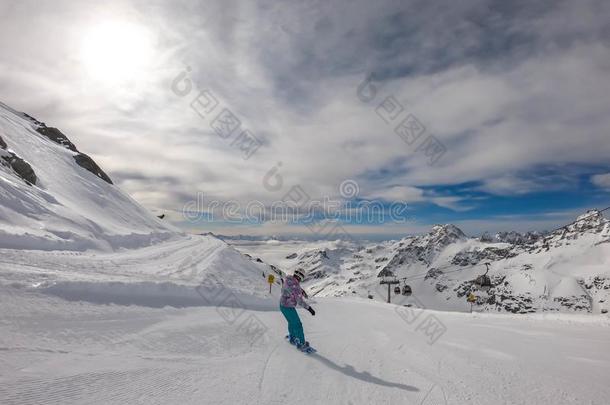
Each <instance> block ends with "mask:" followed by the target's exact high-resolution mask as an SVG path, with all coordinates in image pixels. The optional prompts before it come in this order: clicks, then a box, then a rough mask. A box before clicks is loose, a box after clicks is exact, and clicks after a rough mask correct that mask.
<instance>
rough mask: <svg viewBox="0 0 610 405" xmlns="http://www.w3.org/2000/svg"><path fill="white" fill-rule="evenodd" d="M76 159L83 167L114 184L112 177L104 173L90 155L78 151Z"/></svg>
mask: <svg viewBox="0 0 610 405" xmlns="http://www.w3.org/2000/svg"><path fill="white" fill-rule="evenodd" d="M74 160H75V161H76V163H77V164H78V165H79V166H80V167H82V168H83V169H85V170H88V171H90V172H91V173H93V174H95V175H96V176H97V177H99V178H100V179H102V180H104V181H105V182H106V183H108V184H113V183H112V180H110V177H108V175H107V174H106V173H104V171H103V170H102V169H101V168H100V167H99V166H98V165H97V163H95V161H94V160H93V159H91V158H90V157H89V156H88V155H85V154H84V153H78V154H77V155H74Z"/></svg>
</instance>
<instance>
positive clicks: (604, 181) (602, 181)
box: [591, 173, 610, 190]
mask: <svg viewBox="0 0 610 405" xmlns="http://www.w3.org/2000/svg"><path fill="white" fill-rule="evenodd" d="M591 182H592V183H593V184H595V185H596V186H597V187H599V188H603V189H606V190H610V173H604V174H596V175H593V176H591Z"/></svg>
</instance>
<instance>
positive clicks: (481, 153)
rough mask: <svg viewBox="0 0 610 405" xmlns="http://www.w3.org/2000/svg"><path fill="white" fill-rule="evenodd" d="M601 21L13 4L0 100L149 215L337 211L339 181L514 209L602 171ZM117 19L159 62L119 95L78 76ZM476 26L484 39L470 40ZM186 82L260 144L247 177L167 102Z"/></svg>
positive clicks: (210, 136)
mask: <svg viewBox="0 0 610 405" xmlns="http://www.w3.org/2000/svg"><path fill="white" fill-rule="evenodd" d="M609 4H610V3H608V2H603V1H582V2H562V3H558V4H557V5H556V6H554V7H552V8H542V7H538V6H535V5H534V4H531V5H529V6H524V11H523V12H520V9H518V8H515V10H514V11H512V12H509V11H503V10H502V9H501V8H496V7H490V6H489V4H488V3H487V2H484V1H475V2H452V3H451V4H450V5H447V6H446V7H444V8H443V10H439V9H438V7H426V6H421V5H420V6H419V7H417V8H414V7H413V5H412V4H410V3H409V2H404V4H403V3H401V4H400V5H396V3H394V2H370V1H361V2H351V3H350V4H349V5H347V4H341V3H340V2H328V3H310V2H304V3H303V2H302V3H292V2H291V3H286V2H277V3H274V4H262V3H261V2H247V3H246V2H236V1H226V0H223V1H221V0H218V1H208V2H205V5H203V4H198V3H193V2H186V1H185V2H167V3H165V2H162V1H161V2H158V3H157V6H156V7H144V6H143V3H140V2H138V1H127V0H125V1H114V2H104V3H103V5H102V4H101V3H100V5H98V6H96V7H92V6H91V5H87V4H84V3H83V4H81V3H78V2H70V1H57V2H53V4H52V5H51V4H46V3H40V2H34V1H33V0H31V1H23V2H19V4H18V5H15V6H12V7H4V8H1V9H0V13H1V15H2V16H3V24H2V27H0V47H1V48H2V49H3V53H2V55H0V92H1V93H2V95H3V97H4V98H5V99H4V100H3V101H5V102H6V103H8V104H10V105H12V106H13V107H15V108H18V109H22V110H24V111H25V112H28V113H30V114H32V115H34V116H36V117H37V118H39V119H41V120H43V121H46V122H47V123H48V124H49V125H52V126H57V127H59V128H60V129H61V130H62V131H64V132H65V133H66V134H67V135H68V136H69V137H70V138H72V140H73V141H74V142H75V143H76V144H77V145H78V146H79V148H80V149H82V150H83V151H85V152H87V153H90V154H92V155H93V157H94V158H95V159H96V160H98V161H99V163H100V164H101V165H102V166H103V167H104V169H106V171H107V172H108V173H109V174H110V175H111V177H115V180H117V179H116V177H118V180H119V181H118V183H119V184H121V185H122V186H123V187H125V188H126V191H128V192H129V193H131V194H132V195H134V196H137V198H138V200H140V201H142V202H143V203H144V204H145V205H146V206H148V207H149V208H162V209H175V210H180V208H181V206H182V204H184V203H185V202H187V201H189V200H192V199H194V198H196V195H197V192H198V191H202V192H205V193H206V195H209V196H211V197H213V198H217V199H224V200H229V199H236V200H239V201H248V200H253V199H256V200H259V201H263V202H269V201H273V200H277V199H279V198H281V197H282V195H283V194H284V193H285V192H287V191H288V190H289V188H290V187H291V186H293V185H300V186H301V187H303V189H304V190H306V191H307V193H308V194H310V196H311V197H312V198H315V199H320V198H321V197H323V196H329V197H331V198H333V197H336V196H337V195H338V186H339V184H341V182H342V181H343V180H345V179H357V181H358V183H359V184H360V188H361V190H362V191H363V194H365V195H370V196H374V197H376V198H383V199H387V200H398V201H407V202H421V201H430V202H432V203H435V204H437V205H440V206H443V207H446V208H450V209H453V210H458V211H459V210H466V209H468V208H469V207H468V205H467V204H465V203H464V202H463V201H461V200H460V199H459V198H457V197H455V196H451V195H442V196H440V195H433V194H426V193H424V192H423V191H422V190H423V189H425V187H427V186H435V185H439V184H442V185H451V184H459V183H464V182H480V183H481V184H482V186H481V188H480V190H483V191H486V192H490V193H494V194H501V195H518V194H524V193H528V192H531V191H536V190H539V189H540V188H541V187H542V188H545V187H550V186H551V185H552V184H553V183H558V182H556V181H554V180H557V177H555V178H551V180H545V179H544V178H543V179H541V178H539V176H537V174H538V173H537V171H538V168H539V167H541V166H547V165H561V164H565V163H573V164H605V163H606V162H607V156H608V155H609V154H610V144H608V142H607V134H608V133H609V132H610V116H608V114H607V106H608V105H610V81H608V80H607V77H608V74H609V73H610V68H609V66H610V53H608V52H607V50H608V49H607V46H608V43H609V40H608V38H607V37H608V31H607V30H605V29H604V26H605V24H606V23H607V21H608V19H609V18H610V13H609V7H610V6H609ZM528 7H531V8H528ZM32 10H36V11H35V12H32ZM414 10H415V12H414ZM486 13H490V14H489V15H487V14H486ZM119 17H120V18H121V19H124V20H128V21H132V22H135V23H137V24H142V25H143V26H144V27H145V28H146V29H147V30H148V31H150V32H151V33H152V34H151V35H153V36H154V38H155V45H154V46H155V49H154V52H155V58H154V63H152V64H151V65H150V66H148V67H147V68H146V69H144V71H143V72H142V75H141V76H140V77H139V78H138V79H137V80H135V81H133V82H132V83H131V84H129V85H125V86H121V88H119V89H116V88H115V89H108V88H107V87H105V86H99V85H97V84H96V83H95V82H92V81H91V80H90V78H88V77H87V75H86V74H85V73H86V72H85V71H84V70H83V66H81V64H79V62H78V54H79V52H80V48H79V47H80V38H81V37H82V34H83V32H84V31H86V29H87V27H88V26H91V25H93V24H94V23H95V22H96V21H98V20H102V19H112V18H119ZM487 17H489V18H488V19H487V21H488V22H489V24H488V26H487V27H482V26H481V25H480V24H477V23H476V21H477V20H478V19H485V18H487ZM26 22H27V26H28V30H23V26H24V24H25V23H26ZM72 22H74V24H72ZM422 22H425V23H422ZM405 27H413V29H412V30H409V32H407V31H406V30H405V29H404V28H405ZM490 38H493V39H495V40H497V41H498V43H494V42H493V41H490V40H489V39H490ZM524 38H525V39H524ZM185 64H188V65H189V66H191V67H192V79H193V80H194V81H195V82H196V83H197V85H198V86H199V87H201V88H209V89H210V90H212V91H213V92H214V94H215V95H217V96H218V98H219V99H220V100H221V101H222V103H223V105H225V106H227V107H229V108H230V109H231V110H232V111H233V112H234V113H235V114H236V115H238V117H239V118H240V119H241V120H242V122H243V124H244V126H245V127H247V128H248V129H250V130H252V132H253V133H254V134H256V135H257V136H259V137H261V138H264V139H265V141H266V144H265V146H264V147H262V148H261V149H260V150H259V151H258V152H257V153H256V155H254V156H253V157H252V158H250V159H249V160H248V161H244V160H242V159H241V157H240V155H239V153H238V152H237V151H236V150H235V149H234V148H232V147H231V146H230V142H229V141H226V140H223V139H220V138H219V137H217V136H216V135H215V134H214V133H213V132H212V131H211V130H210V129H209V126H208V123H207V122H205V121H203V120H201V119H200V118H199V117H198V116H197V115H195V114H194V113H193V112H192V111H191V110H190V108H189V101H190V100H191V99H192V97H193V96H194V94H191V95H190V96H189V97H187V98H184V99H181V98H179V97H177V96H175V95H174V94H172V93H171V91H170V90H169V85H170V83H171V80H172V78H173V77H174V76H175V75H176V74H178V73H179V72H180V71H181V70H182V69H183V68H184V66H185ZM371 70H374V71H376V72H378V73H379V74H380V75H382V76H384V75H385V78H386V79H387V80H385V81H384V82H383V83H379V84H378V89H379V95H378V98H377V100H375V101H374V102H371V103H369V104H365V103H363V102H361V101H360V100H359V99H358V97H357V95H356V89H357V86H358V84H359V83H360V82H361V81H362V80H363V79H364V76H365V73H366V72H369V71H371ZM389 95H393V96H395V97H396V98H397V99H398V100H399V101H400V102H401V103H403V105H404V106H405V109H406V110H407V111H408V112H411V113H414V114H415V115H416V116H417V117H418V119H419V120H420V121H422V123H423V124H424V125H425V126H426V128H427V130H428V132H429V133H431V134H434V135H436V136H437V137H438V138H439V139H441V140H442V141H443V142H444V143H445V144H446V146H447V147H448V152H447V154H446V155H445V157H444V158H443V159H442V160H441V161H440V162H439V164H438V165H437V166H433V167H431V166H429V165H428V164H427V162H426V159H425V157H424V156H423V154H422V153H418V152H416V151H415V147H413V146H409V145H407V144H406V143H404V142H403V141H402V140H401V139H400V138H399V137H398V136H396V135H395V134H393V132H392V129H393V126H391V125H387V124H386V123H385V122H384V121H383V120H381V118H379V117H378V116H377V115H376V114H375V106H376V104H378V102H380V101H381V100H382V99H383V98H384V97H386V96H389ZM278 162H281V163H282V165H281V169H280V174H281V176H282V178H283V180H284V187H283V188H282V189H281V190H279V191H277V192H270V191H268V190H266V189H265V188H264V187H263V185H262V179H263V176H264V175H265V173H267V172H268V170H269V169H270V168H271V167H272V166H273V165H276V164H277V163H278ZM372 174H376V175H372ZM595 179H598V180H595ZM562 181H563V182H569V179H568V178H566V179H563V180H562ZM592 181H593V182H594V183H595V184H597V185H599V182H602V183H603V182H604V181H605V180H603V179H602V178H601V177H600V178H598V177H594V178H592ZM603 184H604V187H606V184H607V183H603Z"/></svg>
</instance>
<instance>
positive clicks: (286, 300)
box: [280, 276, 309, 308]
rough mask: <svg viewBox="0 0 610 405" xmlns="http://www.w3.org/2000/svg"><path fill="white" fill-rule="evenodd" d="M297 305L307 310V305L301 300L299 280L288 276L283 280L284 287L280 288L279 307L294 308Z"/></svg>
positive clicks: (301, 293) (301, 290)
mask: <svg viewBox="0 0 610 405" xmlns="http://www.w3.org/2000/svg"><path fill="white" fill-rule="evenodd" d="M297 304H298V305H300V306H302V307H303V308H309V305H307V302H305V300H304V299H303V289H302V288H301V285H300V284H299V280H297V278H296V277H295V276H288V277H286V279H285V280H284V285H283V286H282V297H281V298H280V305H281V306H283V307H289V308H294V307H296V306H297Z"/></svg>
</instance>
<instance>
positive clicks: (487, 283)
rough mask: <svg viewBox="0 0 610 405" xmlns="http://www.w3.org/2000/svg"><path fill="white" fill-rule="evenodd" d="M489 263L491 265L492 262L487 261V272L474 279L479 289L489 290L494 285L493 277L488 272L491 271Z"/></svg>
mask: <svg viewBox="0 0 610 405" xmlns="http://www.w3.org/2000/svg"><path fill="white" fill-rule="evenodd" d="M489 265H490V263H485V266H487V271H486V272H485V274H482V275H480V276H478V277H477V278H476V279H475V280H474V283H475V285H476V286H477V287H478V288H479V289H481V290H484V291H487V290H489V289H490V288H491V287H493V285H492V284H491V278H489V276H488V275H487V273H489Z"/></svg>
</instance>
